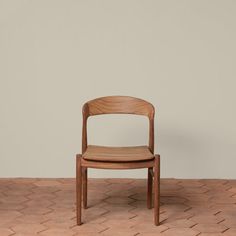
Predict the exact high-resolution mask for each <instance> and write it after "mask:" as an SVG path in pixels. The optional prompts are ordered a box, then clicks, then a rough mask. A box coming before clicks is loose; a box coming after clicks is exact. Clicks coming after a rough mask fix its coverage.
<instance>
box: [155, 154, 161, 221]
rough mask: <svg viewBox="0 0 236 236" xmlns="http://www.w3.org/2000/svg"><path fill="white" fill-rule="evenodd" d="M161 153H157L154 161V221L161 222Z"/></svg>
mask: <svg viewBox="0 0 236 236" xmlns="http://www.w3.org/2000/svg"><path fill="white" fill-rule="evenodd" d="M159 217H160V155H155V161H154V223H155V225H159V223H160V219H159Z"/></svg>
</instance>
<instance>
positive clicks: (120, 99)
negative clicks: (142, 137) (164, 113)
mask: <svg viewBox="0 0 236 236" xmlns="http://www.w3.org/2000/svg"><path fill="white" fill-rule="evenodd" d="M103 114H135V115H143V116H147V117H148V118H149V148H150V150H151V151H152V152H153V153H154V114H155V108H154V106H153V105H152V104H151V103H149V102H147V101H145V100H142V99H140V98H134V97H129V96H108V97H101V98H96V99H94V100H91V101H88V102H86V103H85V104H84V106H83V131H82V153H84V152H85V150H86V148H87V119H88V117H89V116H95V115H103Z"/></svg>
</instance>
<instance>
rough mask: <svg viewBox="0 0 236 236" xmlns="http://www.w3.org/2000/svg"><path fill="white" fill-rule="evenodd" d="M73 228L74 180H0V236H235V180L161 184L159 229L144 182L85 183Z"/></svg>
mask: <svg viewBox="0 0 236 236" xmlns="http://www.w3.org/2000/svg"><path fill="white" fill-rule="evenodd" d="M88 196H89V198H88V203H89V208H88V209H86V210H83V222H84V224H83V225H82V226H76V219H75V180H74V179H0V236H7V235H15V236H17V235H19V236H20V235H21V236H29V235H42V236H45V235H46V236H49V235H50V236H53V235H56V236H60V235H63V236H67V235H68V236H69V235H81V236H92V235H101V236H109V235H110V236H113V235H114V236H116V235H117V236H120V235H121V236H126V235H127V236H131V235H133V236H135V235H140V236H141V235H145V236H151V235H162V236H178V235H180V236H188V235H189V236H196V235H200V236H210V235H212V236H213V235H214V236H219V235H221V236H235V235H236V180H177V179H162V180H161V204H162V205H161V221H162V222H161V225H160V226H158V227H156V226H154V225H153V210H148V209H147V208H146V181H145V180H133V179H106V180H105V179H89V193H88Z"/></svg>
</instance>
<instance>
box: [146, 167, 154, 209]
mask: <svg viewBox="0 0 236 236" xmlns="http://www.w3.org/2000/svg"><path fill="white" fill-rule="evenodd" d="M152 170H153V168H152V167H151V168H148V179H147V208H148V209H151V208H152V173H151V171H152Z"/></svg>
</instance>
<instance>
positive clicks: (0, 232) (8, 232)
mask: <svg viewBox="0 0 236 236" xmlns="http://www.w3.org/2000/svg"><path fill="white" fill-rule="evenodd" d="M13 233H14V231H12V230H11V229H8V228H0V235H1V236H9V235H12V234H13Z"/></svg>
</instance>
